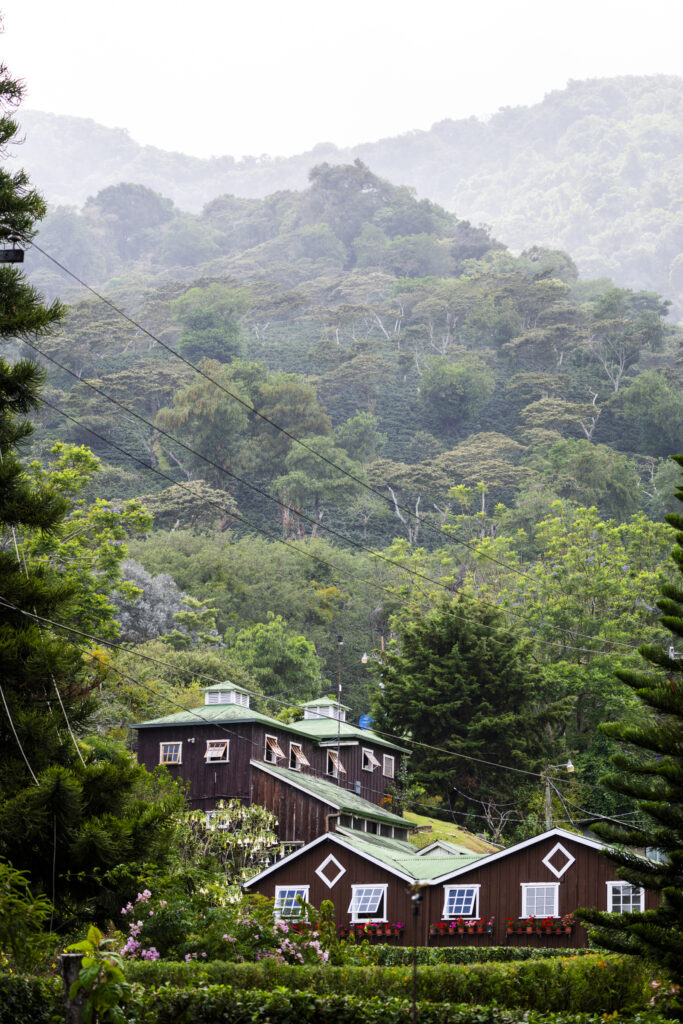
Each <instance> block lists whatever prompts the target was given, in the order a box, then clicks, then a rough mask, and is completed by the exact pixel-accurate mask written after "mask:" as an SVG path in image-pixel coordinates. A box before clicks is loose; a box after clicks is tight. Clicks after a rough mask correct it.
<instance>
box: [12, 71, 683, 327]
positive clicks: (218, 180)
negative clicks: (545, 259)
mask: <svg viewBox="0 0 683 1024" xmlns="http://www.w3.org/2000/svg"><path fill="white" fill-rule="evenodd" d="M682 106H683V80H681V79H680V78H677V77H675V76H666V75H658V76H650V77H635V76H624V77H620V78H612V79H593V80H589V81H580V82H570V83H569V84H568V86H567V88H566V89H563V90H557V91H554V92H551V93H549V94H548V95H547V96H546V97H545V99H544V100H543V101H542V102H541V103H538V104H535V105H533V106H530V107H506V108H503V109H501V110H500V111H499V112H498V113H497V114H495V115H494V116H493V117H491V118H490V119H489V120H488V121H482V120H479V119H477V118H475V117H471V118H467V119H462V120H458V121H453V120H445V121H441V122H439V123H438V124H435V125H433V127H432V128H431V129H430V130H429V131H414V132H409V133H406V134H404V135H401V136H399V137H396V138H387V139H382V140H380V141H378V142H368V143H366V144H363V145H361V146H357V147H355V148H354V149H352V150H350V149H349V150H343V149H338V148H337V147H335V146H333V145H332V144H330V143H323V144H321V145H319V146H316V147H315V148H314V149H313V150H312V151H311V152H308V153H303V154H300V155H298V156H294V157H290V158H287V159H284V158H278V157H277V156H275V155H273V156H260V157H247V158H244V159H242V160H239V161H237V160H235V159H233V158H232V157H229V156H225V157H220V158H212V159H210V160H200V159H198V158H194V157H189V156H185V155H183V154H180V153H165V152H163V151H161V150H157V149H154V148H153V147H150V146H145V147H143V146H140V145H138V144H137V143H136V142H134V140H132V139H131V138H130V137H129V136H128V135H127V134H126V132H124V131H123V130H121V129H107V128H104V127H102V126H101V125H98V124H96V123H94V122H93V121H87V120H83V119H78V118H68V117H60V116H57V115H52V114H41V113H38V112H35V111H24V113H23V115H22V120H23V125H24V128H25V130H26V133H27V141H26V144H25V146H24V149H23V151H22V160H23V162H24V163H25V165H26V166H27V167H28V169H29V170H30V171H31V172H32V174H33V175H34V177H35V178H36V180H39V181H40V182H42V183H43V187H44V189H45V191H46V193H47V196H48V198H49V200H50V201H51V203H52V205H53V207H58V206H63V207H69V206H74V205H75V206H78V207H80V206H81V205H82V204H83V203H84V202H85V201H86V200H87V199H88V198H89V197H91V196H95V195H96V194H97V193H98V192H101V191H102V190H103V189H104V188H105V187H106V186H109V185H117V184H119V183H120V182H122V181H131V182H138V183H141V184H143V185H145V186H147V187H148V188H151V189H152V190H153V191H156V192H159V193H160V194H161V195H164V196H169V197H170V198H171V199H173V201H174V202H175V203H176V204H177V206H178V207H179V208H180V209H182V210H185V211H191V212H193V213H198V212H199V211H200V210H201V208H202V207H203V206H204V205H205V204H206V203H207V202H210V201H212V200H213V199H214V198H215V197H216V196H218V195H221V194H224V193H231V194H233V195H236V196H240V197H243V198H242V200H241V201H240V202H237V201H233V203H232V209H233V212H234V213H235V214H237V213H238V211H240V210H244V209H248V208H249V201H250V200H254V199H260V198H264V197H265V196H267V195H272V194H273V193H276V192H279V191H282V190H291V189H297V190H298V189H302V188H304V187H305V183H306V178H307V175H308V172H309V169H310V168H311V167H312V166H315V165H319V164H321V163H323V162H328V163H335V164H340V163H348V162H351V161H352V160H353V159H355V158H360V159H361V160H363V162H364V163H367V164H368V165H369V166H371V167H372V168H373V170H374V171H375V172H376V173H377V174H380V175H382V176H383V177H386V178H388V179H390V180H391V181H394V182H400V183H403V184H406V185H409V186H413V187H414V188H416V189H417V191H418V193H419V194H420V195H421V196H425V197H429V198H430V199H432V200H434V201H436V202H438V203H440V204H442V205H443V206H444V207H445V208H446V209H448V210H453V211H455V212H456V213H457V214H458V216H459V217H463V218H466V219H468V220H470V221H471V222H472V223H473V224H482V223H483V224H490V225H492V229H493V232H494V234H495V236H496V237H497V238H499V239H501V240H502V241H503V242H505V244H506V245H509V246H510V247H511V248H512V249H514V250H515V251H522V250H524V249H527V248H529V247H530V246H532V245H542V246H546V247H549V248H553V249H555V248H560V249H564V250H567V251H568V252H570V253H571V254H572V256H573V258H574V260H575V261H576V263H577V266H578V267H579V268H580V270H581V273H582V274H583V275H586V276H589V277H593V278H596V277H610V278H612V279H613V280H614V281H616V282H617V284H619V285H621V286H624V287H629V288H633V289H636V290H640V289H643V288H645V289H652V290H655V291H657V292H660V293H661V294H663V295H665V296H666V297H667V298H669V299H670V300H672V302H673V303H674V312H675V317H676V319H678V318H679V317H680V316H681V315H683V242H682V240H681V223H680V217H681V202H682V201H683V187H682V179H681V171H680V167H681V155H682V153H681V149H682V144H683V136H682V135H681V128H680V125H681V111H682ZM74 167H77V168H78V174H74ZM224 208H225V207H224ZM52 217H53V218H55V217H59V218H62V220H63V221H64V224H63V227H64V229H66V224H67V223H68V217H67V216H66V211H65V210H62V211H57V210H53V214H52ZM45 230H51V229H50V228H49V226H48V227H46V229H45ZM176 234H177V231H176Z"/></svg>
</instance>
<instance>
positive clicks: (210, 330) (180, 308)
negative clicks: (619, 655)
mask: <svg viewBox="0 0 683 1024" xmlns="http://www.w3.org/2000/svg"><path fill="white" fill-rule="evenodd" d="M249 305H250V300H249V296H248V293H247V292H246V290H245V289H244V288H228V287H227V285H223V284H216V283H214V284H210V285H207V286H206V287H205V288H200V287H195V288H189V289H188V290H187V291H186V292H185V293H184V295H181V296H180V298H179V299H176V300H175V302H173V303H172V305H171V310H172V313H173V316H174V318H175V319H176V320H177V322H178V323H179V324H180V325H181V327H182V333H181V335H180V343H179V345H178V350H179V351H180V353H181V354H182V355H184V356H185V358H186V359H189V360H190V362H195V363H196V362H198V361H199V360H200V359H218V360H220V361H221V362H223V363H229V362H230V361H231V359H234V358H235V357H236V356H240V355H242V354H243V351H244V341H243V339H242V329H241V318H242V316H243V314H244V313H245V312H246V311H247V309H248V308H249Z"/></svg>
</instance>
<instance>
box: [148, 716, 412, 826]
mask: <svg viewBox="0 0 683 1024" xmlns="http://www.w3.org/2000/svg"><path fill="white" fill-rule="evenodd" d="M267 735H268V736H275V737H276V739H277V741H278V743H279V744H280V747H281V748H282V751H283V753H284V755H285V757H284V760H283V759H282V758H279V759H278V760H277V761H276V762H274V763H275V765H276V767H278V768H288V767H289V745H290V742H292V741H293V742H296V743H300V744H301V747H302V749H303V752H304V754H305V755H306V757H307V758H308V760H309V761H310V768H303V769H302V770H301V771H300V772H295V771H292V778H296V777H297V776H302V777H303V776H306V775H309V776H313V777H314V778H318V779H326V780H329V781H332V782H335V781H336V780H335V779H334V778H332V777H331V776H329V775H327V772H326V768H327V751H326V749H324V748H323V749H321V748H320V747H318V745H317V743H316V742H315V741H313V740H309V739H306V738H305V737H297V736H295V735H293V734H292V733H288V732H286V731H285V730H284V729H283V728H281V727H280V728H278V727H273V728H270V727H267V726H265V725H263V724H261V723H259V722H244V723H236V724H234V725H229V724H226V725H223V726H215V725H202V724H200V723H198V724H197V725H196V726H195V725H191V726H188V725H177V726H163V727H160V728H150V729H140V730H139V731H138V744H137V754H138V760H139V761H140V763H141V764H144V765H145V767H146V768H148V769H149V770H150V771H151V770H152V769H153V768H156V767H157V765H158V764H159V744H160V743H161V742H174V741H178V740H181V741H182V743H183V763H182V764H181V765H179V766H177V767H175V766H173V765H167V767H168V769H169V771H170V773H171V775H173V776H174V777H177V778H182V779H184V780H186V781H189V782H190V790H189V801H190V805H191V807H193V808H201V809H203V810H211V809H212V808H213V807H214V806H215V803H216V801H217V800H222V799H228V798H230V797H237V798H239V799H243V800H244V799H249V793H250V786H251V781H250V778H251V768H250V765H249V761H250V760H255V761H265V751H266V736H267ZM192 737H194V739H195V742H194V743H188V739H190V738H192ZM221 739H229V740H230V761H229V762H228V764H222V763H213V764H207V763H206V761H205V760H204V753H205V750H206V741H207V740H221ZM367 747H368V748H369V749H371V750H373V752H374V754H375V756H376V757H377V759H378V760H379V761H380V762H382V750H381V748H375V747H373V746H372V744H370V743H368V744H367ZM333 749H336V748H333ZM361 759H362V748H361V745H360V744H359V745H357V746H349V747H342V748H341V760H342V764H343V765H344V767H345V768H346V775H342V776H341V786H342V788H343V789H346V790H348V791H349V792H354V788H353V784H354V782H355V780H356V779H359V780H360V782H361V792H360V795H361V796H362V797H363V798H364V799H365V800H369V801H370V802H371V803H374V804H379V803H380V802H381V800H382V798H383V797H384V795H385V793H386V789H387V786H388V785H389V784H390V783H391V782H392V781H393V780H391V779H388V778H386V777H385V776H384V775H383V774H382V769H381V768H376V769H375V770H374V772H368V771H363V770H362V768H361ZM398 764H399V759H398V755H397V756H396V757H395V770H396V771H397V770H398ZM256 802H260V801H256ZM324 831H325V829H321V830H320V831H319V832H316V833H314V834H313V835H311V834H310V833H309V831H308V830H307V831H306V835H305V836H304V835H301V836H292V839H294V840H297V839H303V840H304V841H305V842H308V841H309V840H310V839H312V838H315V836H318V835H320V834H321V832H324Z"/></svg>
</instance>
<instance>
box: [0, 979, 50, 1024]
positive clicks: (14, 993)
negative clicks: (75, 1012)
mask: <svg viewBox="0 0 683 1024" xmlns="http://www.w3.org/2000/svg"><path fill="white" fill-rule="evenodd" d="M28 1021H30V1022H31V1024H64V985H63V984H62V982H61V980H60V979H59V978H31V977H24V976H23V975H16V974H0V1024H20V1022H28Z"/></svg>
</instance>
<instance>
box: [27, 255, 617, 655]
mask: <svg viewBox="0 0 683 1024" xmlns="http://www.w3.org/2000/svg"><path fill="white" fill-rule="evenodd" d="M31 244H32V245H33V247H34V248H35V249H36V250H37V251H38V252H40V253H42V255H43V256H45V258H46V259H48V260H50V261H51V262H52V263H54V264H55V266H57V267H59V268H60V270H62V271H63V272H64V273H65V274H67V275H68V276H69V277H71V278H73V280H74V281H77V282H78V284H80V285H81V286H82V287H83V288H85V289H86V290H87V291H89V292H91V294H93V295H94V296H95V297H96V298H97V299H98V300H99V301H100V302H103V303H105V305H107V306H109V307H110V309H112V310H114V312H116V313H117V314H118V315H119V316H121V317H123V318H124V319H125V320H127V321H128V322H129V323H130V324H132V325H133V326H134V327H135V328H136V329H137V330H139V331H142V333H143V334H145V335H146V336H147V337H148V338H150V339H151V340H152V341H154V342H155V343H156V344H157V345H159V346H160V347H161V348H163V349H164V350H165V351H167V352H169V353H170V354H171V355H172V356H174V358H176V359H179V360H180V361H181V362H182V363H184V364H185V365H186V366H188V367H189V368H190V369H191V370H193V371H194V372H195V373H196V374H198V375H199V376H200V377H203V378H204V379H205V380H207V381H209V382H210V383H211V384H213V385H214V387H217V388H218V389H219V390H220V391H222V392H223V393H224V394H226V395H227V396H228V397H229V398H232V399H233V400H234V401H235V402H238V403H239V404H240V405H241V406H243V407H244V408H245V409H246V410H247V412H248V413H249V414H251V415H253V416H256V417H258V418H259V419H261V420H263V422H264V423H267V424H268V425H269V426H270V427H272V428H273V429H274V430H277V431H278V432H279V433H281V434H283V435H284V436H285V437H287V438H288V439H289V440H290V441H291V442H292V443H293V444H296V445H299V447H301V448H304V449H306V451H308V452H310V453H311V454H312V455H314V456H315V457H316V458H318V459H321V460H322V461H323V462H325V463H327V465H329V466H331V467H333V468H334V469H336V470H337V472H339V473H341V474H342V475H343V476H346V477H348V479H350V480H353V481H354V483H356V484H358V485H359V486H360V487H362V488H363V489H364V490H367V491H369V492H370V493H372V494H374V495H375V496H376V497H378V498H380V499H381V500H382V501H383V502H385V503H386V504H387V505H388V506H389V507H390V508H391V507H392V504H393V505H395V507H396V508H397V509H399V510H401V511H402V512H406V513H407V514H408V515H409V516H410V517H411V518H414V519H417V521H418V522H419V523H422V524H423V525H425V526H426V527H427V529H428V530H430V531H431V532H432V533H434V534H435V535H436V536H438V537H439V538H440V539H441V540H442V541H443V539H444V536H446V538H447V539H448V540H449V541H450V542H452V543H455V544H460V545H461V546H462V547H464V548H466V549H467V550H468V551H470V552H472V553H473V554H474V555H478V556H480V557H484V558H486V559H488V561H490V562H493V563H494V564H496V565H499V566H500V567H501V568H503V569H505V570H507V571H508V572H512V573H514V574H516V575H518V576H521V577H523V578H524V579H528V580H530V581H531V582H532V583H536V582H537V581H536V580H535V579H534V577H533V576H531V575H530V574H529V573H526V572H524V571H523V570H521V569H518V568H517V567H515V566H511V565H507V564H506V563H505V562H503V561H501V560H500V559H498V558H495V557H494V556H493V555H491V554H489V553H487V552H482V551H481V550H478V549H477V548H476V547H475V546H474V545H473V544H469V543H468V542H467V541H464V540H459V539H458V538H455V537H451V536H449V535H448V534H446V535H444V533H443V532H441V531H440V530H437V529H435V528H434V527H433V526H431V524H430V523H429V522H425V520H424V519H421V518H420V516H419V515H418V514H417V513H416V512H414V511H413V510H412V509H410V508H409V507H408V506H405V505H400V504H399V503H398V502H397V501H396V499H395V498H394V499H393V503H392V502H391V501H390V500H389V498H388V497H387V496H386V495H385V494H384V493H383V491H381V490H380V489H379V488H377V487H373V486H372V485H371V484H368V483H367V481H365V480H363V479H362V477H359V476H357V475H356V474H355V473H351V472H350V471H349V470H347V469H344V468H343V467H342V466H340V465H338V463H336V462H334V460H333V459H330V458H328V457H327V456H326V455H323V454H322V452H319V451H317V450H316V449H315V448H313V447H312V445H309V444H308V443H307V442H306V441H303V440H302V439H301V438H298V437H296V436H295V435H294V434H292V433H291V431H289V430H287V429H286V428H285V427H282V426H280V424H278V423H276V422H275V421H274V420H272V419H270V417H269V416H266V415H265V414H264V413H262V412H260V411H259V410H258V409H256V408H254V407H253V405H251V404H250V403H249V402H248V401H246V400H245V399H244V398H242V397H241V395H239V394H236V393H235V392H234V391H231V390H230V388H227V387H225V385H224V384H221V382H220V381H218V380H216V378H215V377H212V376H211V374H209V373H207V372H206V371H205V370H203V369H201V367H199V366H197V365H196V364H195V363H193V362H192V361H191V360H189V359H187V358H186V357H185V356H183V355H182V354H181V353H180V352H178V351H177V350H176V349H174V348H171V346H170V345H167V344H166V342H164V341H162V340H161V339H160V338H157V337H156V335H154V334H153V333H152V332H151V331H149V330H148V329H147V328H146V327H143V325H142V324H141V323H139V321H137V320H135V319H134V318H133V317H131V316H129V315H128V314H127V313H126V312H125V311H124V310H123V309H121V307H120V306H117V305H116V304H115V303H114V302H112V301H111V299H108V298H107V297H106V296H104V295H102V294H101V293H100V292H98V291H97V290H96V289H95V288H93V287H92V286H91V285H89V284H87V282H85V281H83V280H82V278H80V277H78V275H77V274H75V273H74V272H73V271H71V270H69V268H68V267H66V266H64V264H63V263H60V261H59V260H57V259H55V257H54V256H51V255H50V254H49V253H47V252H45V250H44V249H42V248H41V247H40V246H39V245H38V244H37V243H36V242H35V241H32V242H31ZM47 358H49V357H47ZM58 365H59V364H58ZM62 368H63V369H66V368H65V367H62ZM67 372H72V371H67ZM73 376H77V375H76V374H73ZM77 379H79V378H78V377H77ZM86 383H87V382H86ZM105 397H106V396H105ZM132 415H135V414H132ZM155 429H158V428H155ZM175 443H176V444H180V443H181V442H179V441H177V440H176V442H175ZM195 454H197V453H195ZM200 457H202V456H200ZM558 592H559V593H562V591H558ZM567 632H569V631H567ZM614 642H615V643H617V644H619V645H620V646H624V647H631V648H633V649H634V650H635V649H637V647H636V645H634V644H628V643H626V642H625V641H614Z"/></svg>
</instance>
